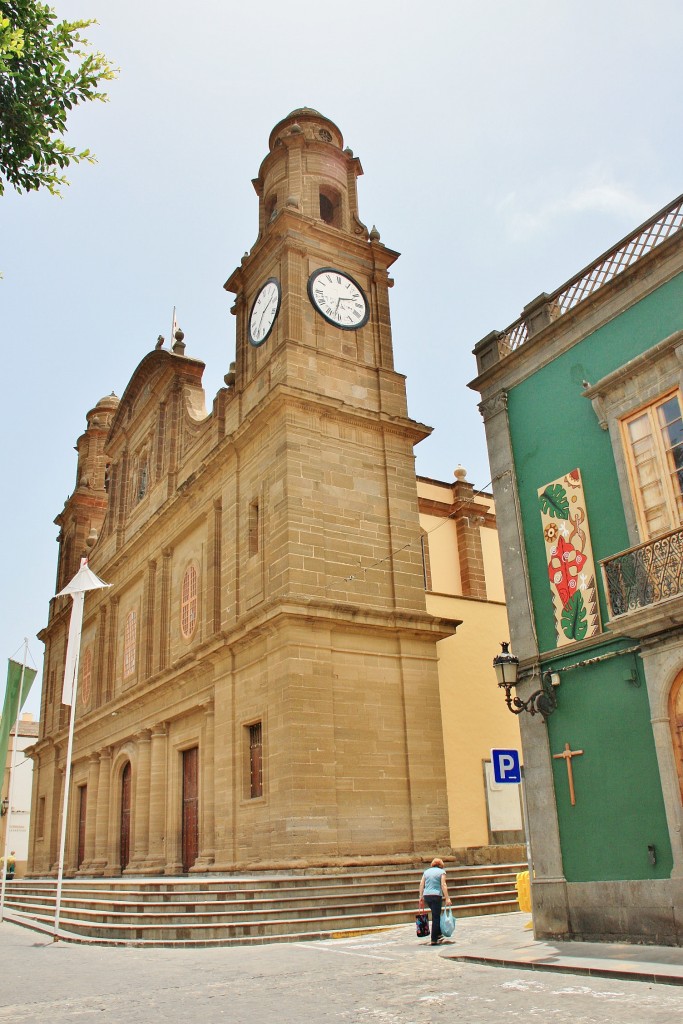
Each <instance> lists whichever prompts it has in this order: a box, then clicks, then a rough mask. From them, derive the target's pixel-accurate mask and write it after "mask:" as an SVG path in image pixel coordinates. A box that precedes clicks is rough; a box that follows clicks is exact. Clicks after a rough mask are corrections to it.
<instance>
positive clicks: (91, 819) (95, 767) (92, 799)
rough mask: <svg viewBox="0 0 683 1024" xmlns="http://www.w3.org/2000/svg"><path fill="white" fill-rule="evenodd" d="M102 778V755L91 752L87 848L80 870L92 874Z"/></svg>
mask: <svg viewBox="0 0 683 1024" xmlns="http://www.w3.org/2000/svg"><path fill="white" fill-rule="evenodd" d="M99 778H100V755H99V754H91V755H90V760H89V763H88V782H87V803H86V816H85V848H84V850H83V863H82V864H81V866H80V868H79V871H80V872H81V873H82V874H90V866H91V864H92V862H93V860H94V859H95V834H96V818H97V793H98V789H99Z"/></svg>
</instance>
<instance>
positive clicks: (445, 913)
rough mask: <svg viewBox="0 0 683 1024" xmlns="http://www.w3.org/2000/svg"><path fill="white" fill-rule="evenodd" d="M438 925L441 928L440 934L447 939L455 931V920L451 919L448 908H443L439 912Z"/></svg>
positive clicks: (451, 913)
mask: <svg viewBox="0 0 683 1024" xmlns="http://www.w3.org/2000/svg"><path fill="white" fill-rule="evenodd" d="M439 925H440V926H441V934H442V935H445V936H446V938H448V936H449V935H452V934H453V932H454V931H455V918H454V917H453V911H452V910H451V908H450V907H444V909H443V910H442V911H441V917H440V919H439Z"/></svg>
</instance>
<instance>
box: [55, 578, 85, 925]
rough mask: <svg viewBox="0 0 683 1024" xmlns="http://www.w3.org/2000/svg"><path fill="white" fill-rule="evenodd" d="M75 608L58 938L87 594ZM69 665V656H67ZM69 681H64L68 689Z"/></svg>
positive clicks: (75, 601)
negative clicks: (79, 664) (79, 669)
mask: <svg viewBox="0 0 683 1024" xmlns="http://www.w3.org/2000/svg"><path fill="white" fill-rule="evenodd" d="M71 596H72V599H73V606H72V608H71V622H70V624H69V642H71V640H72V638H73V640H74V643H75V649H74V656H73V662H72V664H73V679H72V681H71V707H70V708H69V741H68V743H67V747H66V766H65V769H64V799H63V801H62V832H61V836H60V839H59V866H58V868H57V896H56V899H55V926H54V937H55V940H56V939H57V938H58V932H59V913H60V910H61V903H62V881H63V879H64V851H65V849H66V823H67V820H68V816H69V789H70V786H71V752H72V750H73V745H74V724H75V720H76V696H77V690H78V662H79V660H80V650H81V630H82V626H83V605H84V604H85V593H84V592H83V591H81V592H80V593H77V594H72V595H71ZM66 661H67V665H68V664H69V655H68V654H67V658H66ZM66 686H67V680H66V678H65V679H64V688H65V689H66Z"/></svg>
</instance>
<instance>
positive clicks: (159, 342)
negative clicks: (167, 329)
mask: <svg viewBox="0 0 683 1024" xmlns="http://www.w3.org/2000/svg"><path fill="white" fill-rule="evenodd" d="M165 340H166V339H165V338H164V336H163V334H160V335H159V337H158V338H157V343H156V345H155V346H154V348H155V349H157V348H163V347H164V342H165Z"/></svg>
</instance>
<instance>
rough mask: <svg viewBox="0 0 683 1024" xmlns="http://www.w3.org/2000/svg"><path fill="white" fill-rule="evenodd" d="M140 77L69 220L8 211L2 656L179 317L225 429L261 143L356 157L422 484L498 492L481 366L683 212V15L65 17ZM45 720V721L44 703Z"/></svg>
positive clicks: (101, 137)
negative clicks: (610, 255) (568, 292)
mask: <svg viewBox="0 0 683 1024" xmlns="http://www.w3.org/2000/svg"><path fill="white" fill-rule="evenodd" d="M56 7H57V10H58V11H59V12H60V14H61V15H62V16H64V17H74V18H75V17H78V16H81V17H89V16H90V17H96V18H98V20H99V22H100V24H99V26H96V27H93V29H91V38H92V40H93V41H94V42H95V43H96V45H97V46H98V48H100V49H102V50H104V51H105V52H106V53H107V54H108V56H110V57H111V59H112V60H113V61H114V62H115V63H117V64H118V65H119V66H120V68H121V75H120V78H119V79H118V81H117V82H115V83H113V84H112V85H111V88H110V97H111V98H110V102H109V103H108V104H107V105H106V106H103V105H100V104H97V105H91V106H90V107H88V108H85V109H83V110H81V111H76V112H75V114H74V116H73V118H72V121H71V125H72V129H71V133H70V140H72V141H73V144H74V145H77V146H89V147H90V148H91V149H93V150H94V151H95V152H96V154H97V156H98V159H99V163H98V164H97V165H96V166H94V167H89V166H85V167H82V168H76V169H75V170H74V171H73V172H72V173H71V175H70V177H71V181H72V184H71V187H70V188H68V189H66V190H65V193H64V198H63V199H61V200H59V199H55V198H52V197H51V196H49V195H47V194H46V195H35V194H34V195H29V196H15V195H12V194H9V193H8V194H7V195H6V196H5V198H4V199H2V200H0V268H1V269H2V271H3V273H4V279H3V280H2V281H1V282H0V328H1V337H2V342H3V355H4V359H5V397H4V402H3V417H4V423H3V433H4V436H5V446H4V448H3V452H2V479H3V481H4V482H5V495H6V497H5V501H4V503H3V508H2V523H1V525H2V536H3V538H4V552H3V565H4V569H5V571H4V579H5V591H4V592H5V598H4V605H5V606H4V610H3V615H2V617H1V618H0V636H1V637H2V640H3V646H2V649H4V652H5V654H6V655H8V656H9V655H12V654H13V653H14V652H15V651H16V650H17V649H18V648H19V647H20V645H21V643H22V638H23V637H24V636H25V635H27V636H29V639H30V645H31V650H32V652H33V656H34V658H35V659H36V661H37V662H38V664H39V666H40V665H41V664H42V645H41V644H40V643H39V642H38V641H37V640H36V639H35V633H36V632H37V631H38V630H39V629H40V628H41V627H42V626H43V625H44V623H45V621H46V617H47V606H48V600H49V598H50V597H51V596H52V594H53V592H54V581H55V564H56V562H55V559H56V554H57V545H56V544H55V543H54V539H55V537H56V534H57V528H56V527H55V526H54V524H53V519H54V517H55V515H57V513H58V512H59V511H60V510H61V508H62V506H63V502H64V499H65V498H66V497H67V495H68V494H69V493H70V492H71V490H72V489H73V486H74V478H75V472H76V457H75V452H74V451H73V445H74V444H75V441H76V439H77V437H78V436H79V434H80V433H81V432H82V430H83V428H84V426H85V413H86V411H87V410H88V409H90V408H91V407H92V406H93V405H94V404H95V403H96V402H97V401H98V399H99V398H101V397H102V396H103V395H106V394H109V393H110V392H111V391H115V392H116V393H117V394H118V395H121V393H122V392H123V389H124V388H125V385H126V382H127V381H128V379H129V377H130V375H131V374H132V372H133V370H134V369H135V367H136V365H137V364H138V362H139V361H140V360H141V359H142V358H143V356H144V355H145V354H146V353H147V352H148V351H149V350H150V349H151V348H153V346H154V343H155V340H156V337H157V335H158V334H160V333H162V334H166V335H168V333H169V328H170V320H171V311H172V308H173V306H174V305H175V306H176V307H177V310H178V320H179V323H180V325H181V326H182V328H183V330H184V331H185V334H186V338H185V340H186V343H187V354H188V355H192V356H196V357H198V358H201V359H203V360H204V361H205V362H206V364H207V370H206V374H205V384H206V389H207V405H208V406H209V407H210V405H211V400H212V398H213V395H214V394H215V392H216V390H217V389H218V387H220V386H221V383H222V378H223V374H224V373H225V372H226V371H227V369H228V364H229V363H230V361H231V359H232V358H234V319H233V317H232V316H231V315H230V313H229V308H230V304H231V298H230V296H229V295H228V294H227V293H226V292H224V291H223V288H222V285H223V282H224V281H225V280H226V279H227V277H228V276H229V274H230V272H231V271H232V270H233V268H234V267H235V266H237V264H238V263H239V261H240V258H241V256H242V253H243V252H244V251H245V250H247V249H249V248H250V247H251V245H252V244H253V242H254V239H255V236H256V230H257V200H256V195H255V193H254V191H253V188H252V185H251V179H252V178H253V177H255V176H256V174H257V172H258V168H259V164H260V162H261V160H262V159H263V157H264V156H265V154H266V152H267V142H268V134H269V132H270V130H271V128H272V127H273V125H274V124H275V123H276V122H277V121H279V120H280V119H281V118H282V117H284V116H285V115H286V114H287V113H288V112H289V111H290V110H292V109H293V108H295V107H299V106H304V105H307V106H312V107H315V108H316V109H318V110H320V111H322V112H323V113H324V114H326V115H327V116H328V117H330V118H331V119H332V120H333V121H335V122H336V124H337V125H338V126H339V128H340V129H341V131H342V133H343V135H344V141H345V145H349V146H350V147H351V148H352V149H353V150H354V152H355V154H356V155H357V156H359V157H360V159H361V162H362V164H363V168H364V171H365V175H364V177H363V178H361V179H360V182H359V197H360V215H361V218H362V219H363V220H364V221H365V223H367V224H368V225H369V226H371V225H372V224H376V225H377V227H378V229H379V231H380V233H381V236H382V241H383V242H385V243H386V244H387V245H388V246H390V247H391V248H393V249H397V250H399V251H400V252H401V253H402V256H401V259H400V260H399V261H398V263H397V264H396V265H395V267H394V271H393V273H394V277H395V281H396V285H395V287H394V289H393V291H392V293H391V301H392V320H393V328H394V348H395V361H396V368H397V369H398V370H400V371H401V372H403V373H405V374H406V375H407V377H408V398H409V408H410V413H411V415H412V416H413V417H414V418H415V419H417V420H421V421H423V422H426V423H429V424H431V425H432V426H433V427H434V428H435V429H434V433H433V435H432V437H431V438H430V439H429V440H427V441H425V442H423V444H421V445H419V446H418V450H417V467H418V472H420V473H422V474H424V475H427V476H432V477H437V478H441V479H451V478H452V472H453V469H454V468H455V466H456V465H457V464H458V463H462V465H464V466H465V467H466V468H467V470H468V471H469V479H470V480H471V481H472V482H473V483H475V484H476V485H478V486H483V487H485V486H486V485H487V484H488V481H489V475H488V465H487V459H486V446H485V441H484V431H483V426H482V423H481V419H480V417H479V414H478V412H477V409H476V401H477V399H476V396H475V395H474V394H473V393H472V392H471V391H469V390H468V389H467V387H466V383H467V381H469V380H471V379H472V377H473V376H474V375H475V364H474V360H473V357H472V355H471V350H472V347H473V345H474V344H475V343H476V342H477V341H478V340H479V339H480V338H481V337H483V336H484V335H485V334H487V333H488V332H489V331H490V330H492V329H494V328H499V329H502V328H504V327H505V326H507V324H509V323H510V322H511V321H512V320H514V319H515V318H516V317H517V316H518V315H519V313H520V312H521V309H522V307H523V306H524V305H525V304H526V303H527V302H529V301H530V300H531V299H532V298H534V297H535V296H536V295H537V294H538V293H539V292H542V291H552V290H553V289H554V288H556V287H557V286H558V285H560V284H561V283H562V282H563V281H564V280H566V279H567V278H569V277H570V276H572V275H573V274H574V273H575V272H576V271H578V270H580V269H581V267H582V266H584V265H585V264H586V263H588V262H590V261H591V260H592V259H593V258H594V257H596V256H598V255H599V254H600V253H601V252H602V251H603V250H605V249H607V248H609V247H610V246H611V245H612V244H613V243H614V242H616V241H617V240H618V239H619V238H621V237H622V236H623V235H624V234H626V233H627V232H629V231H630V230H631V229H632V228H633V227H635V226H636V225H637V224H639V223H640V222H641V221H642V220H644V219H646V218H647V217H648V216H649V215H650V214H651V213H654V212H655V211H656V210H657V209H659V208H660V207H661V206H663V205H665V204H666V203H667V202H669V200H671V199H673V198H674V197H675V196H676V195H678V194H679V192H681V191H682V187H681V173H680V168H681V166H683V160H682V149H683V143H682V141H681V131H680V125H681V84H682V78H683V74H682V72H681V59H680V40H681V38H682V37H683V7H682V6H681V4H680V3H679V2H675V0H650V2H648V3H645V2H637V3H636V2H629V0H591V2H586V0H571V2H570V0H555V2H553V3H550V2H541V0H521V2H520V3H517V4H510V3H509V2H504V0H497V2H493V0H472V2H462V0H453V2H452V3H451V4H450V5H445V4H444V3H443V0H422V2H421V3H419V4H415V3H407V2H401V0H390V2H389V0H363V2H359V0H346V2H345V3H344V4H343V5H339V4H338V5H334V4H322V5H321V4H312V3H310V2H309V3H303V2H300V0H289V2H287V3H281V4H280V3H278V4H276V3H272V2H269V0H262V2H261V3H259V4H257V5H251V6H250V7H247V5H246V4H242V3H231V2H225V0H222V2H218V0H205V2H198V3H197V4H195V5H194V6H193V8H192V10H190V9H189V7H188V5H186V4H180V3H178V2H177V0H164V2H161V0H146V2H144V3H140V2H139V0H137V2H132V0H119V2H118V3H116V4H112V3H104V2H102V0H68V2H67V0H59V2H58V3H57V4H56ZM29 707H30V708H31V709H32V710H34V711H36V710H37V707H38V701H37V685H36V696H35V697H32V698H31V703H30V705H29Z"/></svg>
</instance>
